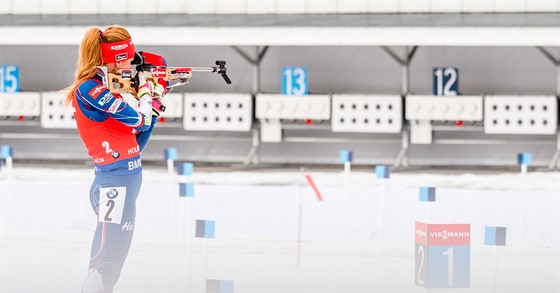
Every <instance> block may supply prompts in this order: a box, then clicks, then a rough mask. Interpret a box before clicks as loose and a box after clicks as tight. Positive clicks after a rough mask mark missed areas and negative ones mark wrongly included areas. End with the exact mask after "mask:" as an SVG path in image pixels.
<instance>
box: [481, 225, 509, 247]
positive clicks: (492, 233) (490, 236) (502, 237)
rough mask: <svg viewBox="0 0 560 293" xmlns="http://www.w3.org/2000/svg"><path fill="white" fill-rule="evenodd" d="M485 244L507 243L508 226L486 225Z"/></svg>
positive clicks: (503, 244)
mask: <svg viewBox="0 0 560 293" xmlns="http://www.w3.org/2000/svg"><path fill="white" fill-rule="evenodd" d="M484 244H485V245H500V246H505V245H506V227H484Z"/></svg>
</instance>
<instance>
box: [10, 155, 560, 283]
mask: <svg viewBox="0 0 560 293" xmlns="http://www.w3.org/2000/svg"><path fill="white" fill-rule="evenodd" d="M304 174H309V175H311V176H312V177H313V179H314V181H315V183H316V185H317V187H318V189H319V190H320V191H321V193H322V197H323V201H319V200H318V199H317V198H316V195H315V194H314V193H313V191H312V189H311V188H310V187H309V186H308V185H307V183H306V182H305V181H304V179H303V175H304ZM0 178H1V181H0V191H1V200H2V201H1V207H0V211H1V220H2V223H1V225H0V227H1V229H2V230H1V233H0V259H1V262H0V263H1V265H0V292H79V290H80V288H81V286H82V283H83V281H84V280H85V276H86V270H87V265H88V264H87V262H88V259H89V248H90V242H91V238H92V236H93V229H94V225H95V217H94V214H93V212H92V211H91V208H90V206H89V198H88V195H87V192H88V191H89V186H90V184H91V181H92V179H93V171H92V170H91V169H89V168H76V167H73V168H67V167H65V168H62V167H60V168H45V167H18V166H17V165H16V166H15V168H14V169H13V170H11V171H10V170H7V169H4V170H3V171H2V174H0ZM180 181H182V182H187V181H189V182H194V183H195V197H194V198H181V197H178V182H180ZM423 186H433V187H436V202H435V203H421V202H419V201H418V188H419V187H423ZM300 209H301V210H300ZM300 211H301V214H300V213H299V212H300ZM559 214H560V173H558V172H530V173H528V174H519V173H514V172H507V173H506V172H504V173H495V172H484V173H483V172H479V173H467V172H465V173H462V172H457V171H455V172H449V173H448V174H442V172H437V173H430V172H429V171H425V172H399V173H395V174H391V178H390V179H388V180H381V179H377V178H375V173H374V172H373V170H372V172H363V171H360V172H358V171H352V172H351V173H349V174H347V173H344V172H342V171H340V172H338V171H332V170H330V171H325V170H304V171H303V172H301V171H299V170H288V169H284V170H278V169H274V170H246V171H240V170H237V171H211V170H204V171H198V170H196V169H195V174H194V175H192V176H190V177H188V178H186V177H180V176H177V175H172V174H168V173H167V171H166V170H162V169H161V168H157V167H145V170H144V182H143V186H142V191H141V194H140V196H139V199H138V215H137V223H136V227H135V236H134V237H135V238H134V240H133V244H132V247H131V250H130V253H129V257H128V259H127V262H126V264H125V267H124V269H123V273H122V275H121V279H120V280H119V282H118V284H117V286H116V288H115V292H205V280H206V279H218V280H231V281H233V282H234V287H235V292H426V291H433V292H457V291H458V292H559V291H560V254H559V242H560V241H559V230H560V228H559V227H560V220H559ZM300 215H301V217H300ZM195 219H212V220H215V221H216V238H215V239H200V238H195V237H194V236H193V234H194V231H193V229H191V228H192V227H194V220H195ZM300 220H301V234H299V232H300V230H299V228H298V227H299V223H300V222H299V221H300ZM415 221H421V222H427V223H469V224H471V245H470V286H469V288H451V289H441V288H434V289H426V288H423V287H420V286H417V285H415V243H414V222H415ZM485 226H504V227H507V229H508V232H507V233H508V234H507V245H506V246H487V245H484V227H485ZM298 235H301V238H298ZM379 236H381V237H379ZM298 239H300V240H301V242H299V241H298ZM298 251H299V253H298ZM298 263H299V264H298Z"/></svg>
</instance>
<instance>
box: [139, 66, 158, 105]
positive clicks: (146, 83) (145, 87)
mask: <svg viewBox="0 0 560 293" xmlns="http://www.w3.org/2000/svg"><path fill="white" fill-rule="evenodd" d="M146 94H147V95H148V96H149V97H153V95H154V83H153V82H152V81H150V80H147V78H146V74H145V73H144V72H143V71H138V99H141V98H142V97H143V96H144V95H146Z"/></svg>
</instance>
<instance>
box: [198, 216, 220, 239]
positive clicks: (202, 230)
mask: <svg viewBox="0 0 560 293" xmlns="http://www.w3.org/2000/svg"><path fill="white" fill-rule="evenodd" d="M215 226H216V222H215V221H209V220H196V235H195V236H196V238H214V234H215Z"/></svg>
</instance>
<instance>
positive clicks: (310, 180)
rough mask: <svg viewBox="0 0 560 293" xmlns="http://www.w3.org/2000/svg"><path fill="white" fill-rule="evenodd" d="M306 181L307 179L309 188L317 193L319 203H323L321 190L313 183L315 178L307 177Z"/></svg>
mask: <svg viewBox="0 0 560 293" xmlns="http://www.w3.org/2000/svg"><path fill="white" fill-rule="evenodd" d="M305 179H307V183H309V186H311V188H313V191H315V194H316V195H317V199H318V200H319V201H323V197H322V196H321V192H319V189H317V186H315V183H314V182H313V178H311V175H305Z"/></svg>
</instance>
